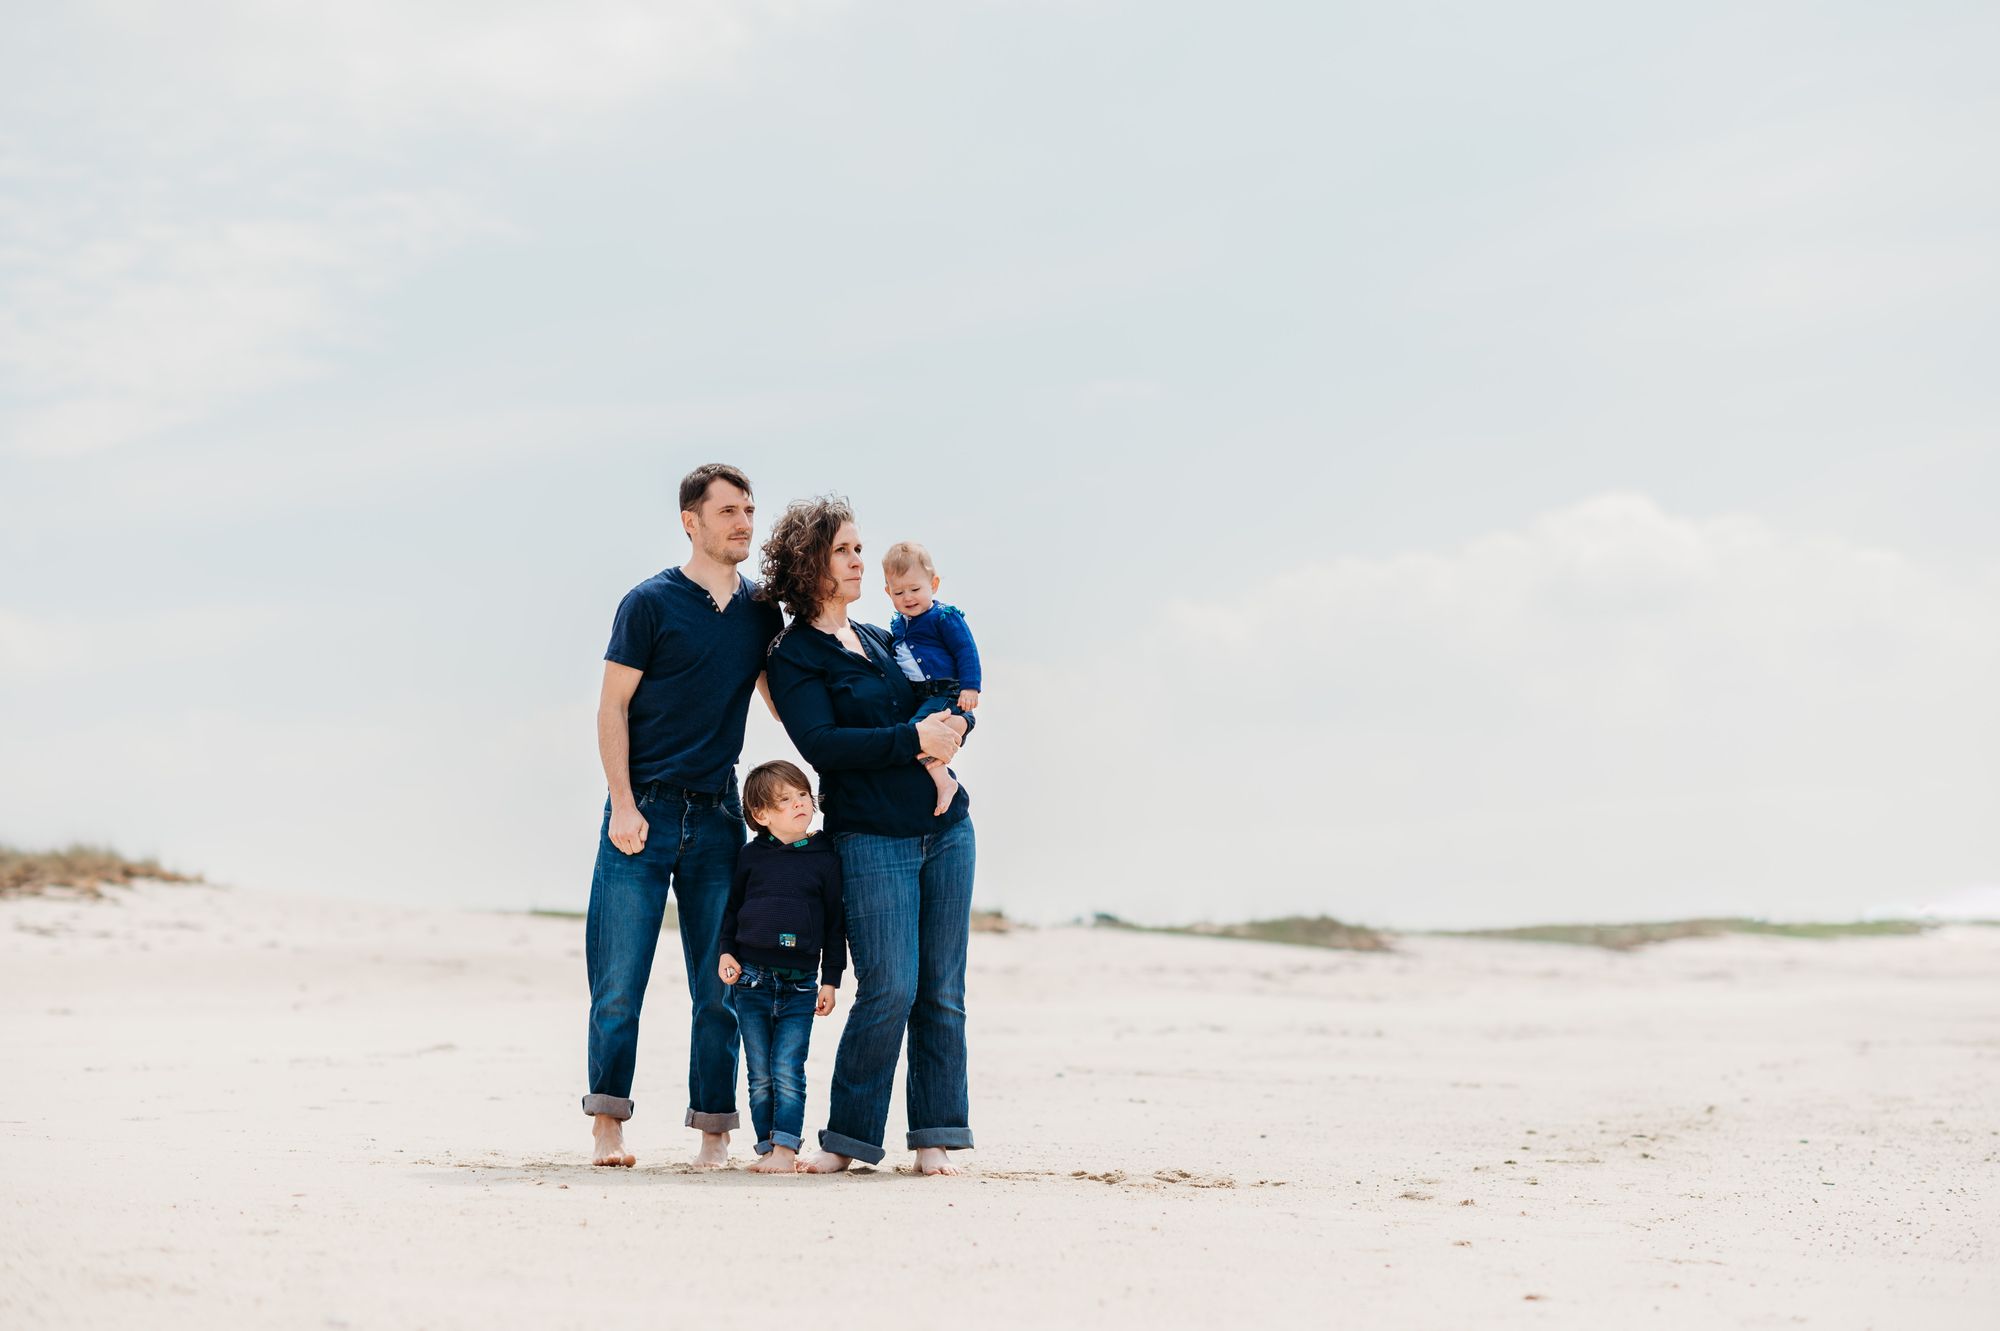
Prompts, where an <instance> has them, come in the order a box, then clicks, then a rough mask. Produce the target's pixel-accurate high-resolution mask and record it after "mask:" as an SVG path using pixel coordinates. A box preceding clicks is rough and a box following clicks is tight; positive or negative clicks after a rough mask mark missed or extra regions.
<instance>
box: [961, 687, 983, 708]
mask: <svg viewBox="0 0 2000 1331" xmlns="http://www.w3.org/2000/svg"><path fill="white" fill-rule="evenodd" d="M978 706H979V690H978V689H960V690H959V691H958V710H959V711H961V712H969V711H972V710H973V709H974V708H976V707H978Z"/></svg>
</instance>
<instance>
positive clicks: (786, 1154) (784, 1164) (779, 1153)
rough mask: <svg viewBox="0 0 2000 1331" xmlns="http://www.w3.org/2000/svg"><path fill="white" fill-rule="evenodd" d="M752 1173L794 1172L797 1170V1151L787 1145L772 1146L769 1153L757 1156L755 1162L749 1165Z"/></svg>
mask: <svg viewBox="0 0 2000 1331" xmlns="http://www.w3.org/2000/svg"><path fill="white" fill-rule="evenodd" d="M750 1172H751V1173H753V1174H796V1173H798V1172H799V1153H798V1152H797V1151H794V1150H793V1149H792V1148H791V1147H789V1146H773V1147H772V1148H771V1151H770V1154H768V1155H760V1156H758V1157H757V1163H756V1164H754V1165H752V1166H750Z"/></svg>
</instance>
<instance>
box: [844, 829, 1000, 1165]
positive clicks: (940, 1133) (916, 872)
mask: <svg viewBox="0 0 2000 1331" xmlns="http://www.w3.org/2000/svg"><path fill="white" fill-rule="evenodd" d="M836 844H837V846H838V848H839V850H840V867H841V872H842V876H843V878H844V880H845V892H844V894H845V897H846V904H847V946H848V950H849V951H850V952H851V953H852V955H853V958H854V978H855V983H856V986H857V989H856V993H855V997H854V1009H853V1011H852V1012H850V1013H849V1014H848V1018H847V1029H846V1030H845V1031H844V1032H842V1034H841V1037H840V1053H839V1055H838V1057H837V1058H836V1059H835V1061H834V1068H833V1097H832V1103H831V1104H830V1106H829V1107H828V1112H827V1124H826V1128H825V1129H824V1130H823V1131H822V1132H821V1133H820V1134H819V1144H820V1145H821V1146H823V1147H824V1148H826V1149H827V1150H829V1151H833V1152H836V1153H837V1154H840V1155H845V1156H852V1157H853V1158H854V1159H856V1160H860V1161H862V1162H864V1163H866V1164H871V1165H872V1164H876V1163H879V1162H880V1161H881V1159H882V1156H883V1150H882V1138H883V1136H884V1133H885V1130H886V1128H887V1126H888V1120H889V1096H890V1093H891V1091H892V1090H893V1089H894V1087H895V1084H896V1058H897V1055H898V1054H899V1053H900V1052H901V1051H902V1046H903V1035H904V1032H905V1030H907V1031H908V1033H909V1039H910V1067H909V1074H908V1076H907V1078H906V1080H905V1082H904V1100H905V1102H906V1104H905V1107H906V1108H907V1110H908V1112H909V1119H910V1131H909V1136H908V1139H907V1140H908V1143H909V1145H910V1148H911V1149H912V1150H915V1149H917V1148H920V1147H925V1146H943V1147H946V1148H950V1149H962V1148H966V1147H970V1146H971V1145H972V1128H971V1127H970V1126H969V1124H968V1122H967V1120H968V1117H969V1111H968V1109H967V1106H966V1099H967V1096H966V1086H965V951H966V940H967V937H968V935H969V934H970V932H971V926H972V869H973V862H974V859H975V845H974V840H973V835H972V820H971V819H970V818H963V819H960V820H959V821H958V822H956V823H954V824H952V825H951V826H950V827H948V828H946V829H945V830H944V831H942V832H934V833H931V834H929V835H927V836H917V837H885V836H871V835H868V834H866V833H860V832H851V833H845V834H843V835H842V836H841V837H840V838H839V840H838V842H837V843H836Z"/></svg>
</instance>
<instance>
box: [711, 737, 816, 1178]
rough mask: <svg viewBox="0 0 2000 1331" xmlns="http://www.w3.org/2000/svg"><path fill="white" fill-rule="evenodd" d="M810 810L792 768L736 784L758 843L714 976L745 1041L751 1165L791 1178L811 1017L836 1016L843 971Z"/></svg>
mask: <svg viewBox="0 0 2000 1331" xmlns="http://www.w3.org/2000/svg"><path fill="white" fill-rule="evenodd" d="M813 808H814V805H813V797H812V787H811V785H810V784H809V783H808V782H807V781H806V774H805V773H804V772H801V771H800V770H799V769H798V768H797V767H795V766H793V765H792V764H791V763H787V762H775V763H763V764H761V765H759V766H758V767H756V768H754V769H753V770H752V771H751V773H750V775H749V776H747V777H745V778H744V780H743V812H744V815H745V817H746V818H748V820H749V822H750V830H751V831H752V832H753V833H755V837H754V839H753V840H752V841H751V842H750V844H749V845H747V846H745V847H744V848H743V854H742V856H741V857H740V858H739V859H738V860H737V862H736V881H735V882H734V883H733V884H731V886H730V889H729V905H728V906H727V907H726V908H725V909H724V911H723V915H722V956H721V958H720V959H719V961H718V963H717V966H716V973H717V974H718V975H720V976H721V977H722V982H723V983H724V984H726V985H729V986H731V987H730V990H729V1003H730V1006H731V1007H733V1008H734V1009H735V1010H736V1026H737V1029H738V1030H739V1031H740V1032H741V1033H742V1036H743V1063H744V1067H745V1069H746V1070H747V1071H748V1072H749V1074H750V1125H751V1127H753V1128H755V1129H756V1132H757V1154H758V1155H759V1156H761V1157H763V1158H762V1159H760V1160H759V1161H757V1163H756V1164H754V1165H752V1166H750V1168H751V1169H753V1170H755V1171H756V1172H757V1173H760V1174H789V1173H791V1172H792V1171H793V1170H794V1168H795V1167H796V1166H797V1164H798V1158H799V1157H798V1151H799V1144H800V1135H801V1134H802V1133H803V1132H804V1131H805V1126H806V1048H807V1046H808V1045H809V1044H810V1043H811V1041H812V1019H813V1018H814V1017H815V1016H820V1017H824V1016H826V1015H827V1014H828V1013H829V1012H832V1011H833V1005H834V998H835V991H836V990H838V989H839V988H840V974H841V972H842V971H844V970H846V969H847V917H846V915H845V914H844V913H843V910H842V907H841V899H840V856H839V854H838V853H836V852H835V850H834V848H833V845H832V843H831V842H829V841H828V840H827V839H826V837H825V835H824V834H822V833H819V832H808V831H807V830H806V829H807V828H808V827H809V826H811V824H812V816H813ZM739 957H740V958H741V960H740V961H739V960H738V958H739ZM815 968H817V970H818V971H819V984H818V985H817V986H815V985H814V984H813V971H814V969H815ZM815 988H816V989H817V993H818V998H817V1001H815V998H814V993H815Z"/></svg>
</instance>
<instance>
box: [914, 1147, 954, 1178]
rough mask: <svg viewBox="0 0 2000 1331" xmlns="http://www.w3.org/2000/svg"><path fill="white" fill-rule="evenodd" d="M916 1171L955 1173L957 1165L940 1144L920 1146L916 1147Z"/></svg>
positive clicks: (923, 1172) (920, 1172)
mask: <svg viewBox="0 0 2000 1331" xmlns="http://www.w3.org/2000/svg"><path fill="white" fill-rule="evenodd" d="M917 1172H918V1173H919V1174H956V1173H959V1172H961V1171H960V1170H959V1167H958V1166H957V1165H955V1164H953V1163H952V1162H951V1154H950V1152H948V1151H946V1150H945V1149H944V1147H942V1146H921V1147H918V1148H917Z"/></svg>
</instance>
